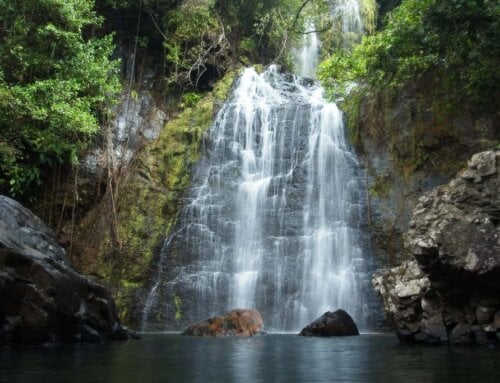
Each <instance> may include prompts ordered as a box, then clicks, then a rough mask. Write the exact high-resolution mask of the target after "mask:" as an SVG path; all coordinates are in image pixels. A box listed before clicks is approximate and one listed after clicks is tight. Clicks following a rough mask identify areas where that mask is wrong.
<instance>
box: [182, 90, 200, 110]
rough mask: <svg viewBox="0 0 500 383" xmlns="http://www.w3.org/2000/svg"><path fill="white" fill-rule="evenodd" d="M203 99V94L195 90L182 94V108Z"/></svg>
mask: <svg viewBox="0 0 500 383" xmlns="http://www.w3.org/2000/svg"><path fill="white" fill-rule="evenodd" d="M200 100H201V95H200V94H199V93H195V92H189V93H186V94H183V95H182V102H181V104H180V107H181V108H187V107H190V106H194V105H196V104H197V103H198V102H199V101H200Z"/></svg>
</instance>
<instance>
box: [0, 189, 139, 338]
mask: <svg viewBox="0 0 500 383" xmlns="http://www.w3.org/2000/svg"><path fill="white" fill-rule="evenodd" d="M128 337H129V332H128V331H127V330H126V329H125V328H123V327H122V326H121V325H120V323H119V321H118V316H117V312H116V308H115V304H114V302H113V299H112V297H111V295H110V294H109V292H108V291H107V290H106V289H105V288H104V287H103V286H101V285H100V284H98V283H96V282H94V281H93V280H91V279H89V278H87V277H84V276H82V275H80V274H78V273H77V272H76V271H75V270H73V269H72V268H71V266H70V265H69V264H68V261H67V260H66V256H65V252H64V250H63V249H62V248H61V247H60V246H59V244H58V243H57V239H56V238H55V235H54V233H53V232H52V231H51V230H50V229H49V228H48V227H47V226H46V225H45V224H44V223H43V222H42V221H41V220H40V219H39V218H38V217H36V216H35V215H34V214H33V213H32V212H30V211H29V210H27V209H26V208H24V207H23V206H22V205H21V204H19V203H18V202H16V201H14V200H12V199H10V198H8V197H5V196H0V346H1V345H41V344H57V343H75V342H103V341H107V340H125V339H128Z"/></svg>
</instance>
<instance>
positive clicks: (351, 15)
mask: <svg viewBox="0 0 500 383" xmlns="http://www.w3.org/2000/svg"><path fill="white" fill-rule="evenodd" d="M362 1H363V0H330V8H331V12H332V17H333V19H334V20H339V21H340V31H341V35H342V40H343V45H344V46H351V45H352V44H353V43H355V42H357V41H359V40H360V39H361V37H362V35H363V34H364V30H365V28H364V24H363V18H362V17H361V13H362V12H361V2H362Z"/></svg>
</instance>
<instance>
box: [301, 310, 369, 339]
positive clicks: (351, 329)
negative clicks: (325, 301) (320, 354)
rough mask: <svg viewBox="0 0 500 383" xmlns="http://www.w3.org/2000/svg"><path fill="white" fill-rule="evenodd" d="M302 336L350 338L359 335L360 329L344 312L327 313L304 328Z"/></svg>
mask: <svg viewBox="0 0 500 383" xmlns="http://www.w3.org/2000/svg"><path fill="white" fill-rule="evenodd" d="M299 335H302V336H349V335H359V331H358V327H357V326H356V323H354V321H353V320H352V318H351V316H350V315H349V314H348V313H346V312H345V311H344V310H337V311H335V312H331V311H327V312H326V313H324V314H323V315H322V316H321V317H319V318H318V319H316V320H315V321H314V322H312V323H311V324H310V325H308V326H306V327H304V328H303V329H302V331H301V332H300V334H299Z"/></svg>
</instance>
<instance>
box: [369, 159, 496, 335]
mask: <svg viewBox="0 0 500 383" xmlns="http://www.w3.org/2000/svg"><path fill="white" fill-rule="evenodd" d="M499 217H500V152H498V151H497V152H494V151H487V152H482V153H478V154H475V155H474V156H472V159H471V160H470V161H469V164H468V167H467V168H465V169H463V170H462V171H461V172H459V173H458V175H457V177H456V178H455V179H453V180H452V181H451V182H450V183H448V184H447V185H444V186H441V187H438V188H436V189H434V190H433V191H431V192H429V193H426V194H425V195H424V196H423V197H422V198H421V199H420V204H418V205H417V206H416V208H415V210H414V212H413V218H412V220H411V222H410V229H409V230H408V231H407V232H406V235H405V247H406V249H407V250H409V252H410V253H411V254H412V259H410V260H407V261H405V262H404V263H403V264H402V265H400V266H398V267H394V268H392V269H390V270H386V271H383V272H381V273H379V274H378V275H376V276H375V277H374V279H373V284H374V287H375V290H376V291H377V292H378V293H379V294H380V296H381V298H382V301H383V303H384V307H385V311H386V313H387V315H388V318H389V319H390V321H392V322H393V324H394V326H395V327H396V329H397V335H398V337H399V339H400V340H401V341H404V342H418V343H432V344H434V343H450V344H484V343H487V344H490V343H498V340H500V320H499V319H500V219H499Z"/></svg>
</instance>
